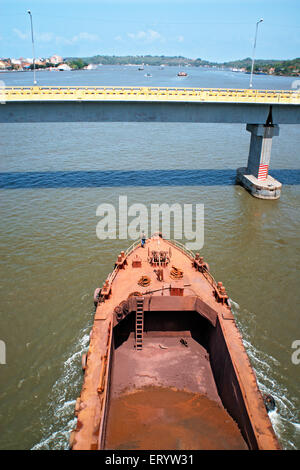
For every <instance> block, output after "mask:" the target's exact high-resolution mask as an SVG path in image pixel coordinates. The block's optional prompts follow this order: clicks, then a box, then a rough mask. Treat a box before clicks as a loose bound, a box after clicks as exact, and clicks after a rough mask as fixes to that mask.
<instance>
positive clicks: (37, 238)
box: [0, 67, 300, 449]
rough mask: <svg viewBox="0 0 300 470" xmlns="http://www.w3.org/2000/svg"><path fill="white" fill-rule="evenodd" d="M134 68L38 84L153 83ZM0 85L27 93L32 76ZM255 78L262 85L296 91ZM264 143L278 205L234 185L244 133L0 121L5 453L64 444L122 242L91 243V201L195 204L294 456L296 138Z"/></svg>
mask: <svg viewBox="0 0 300 470" xmlns="http://www.w3.org/2000/svg"><path fill="white" fill-rule="evenodd" d="M133 69H134V67H128V68H127V69H126V68H122V67H120V68H118V67H108V68H106V67H101V70H99V71H95V72H94V71H91V72H89V71H86V72H87V73H86V74H85V72H71V73H68V72H66V73H61V74H56V73H50V72H49V73H47V72H40V73H38V74H37V78H38V81H39V83H40V84H44V85H51V84H71V83H74V84H98V85H106V84H111V83H114V84H115V85H119V84H124V86H125V85H130V84H131V85H137V84H141V85H143V84H144V83H142V82H141V80H142V81H143V80H144V82H146V83H145V85H149V79H147V78H145V79H144V78H143V77H141V75H140V74H139V73H138V72H137V71H136V70H133ZM151 74H152V78H151V80H152V81H151V85H153V86H157V85H165V86H172V85H173V86H217V87H234V88H244V87H245V86H247V84H248V82H249V75H244V74H236V73H230V72H220V71H209V70H203V69H201V70H200V69H192V68H191V69H189V75H188V77H187V80H185V81H183V80H180V79H179V77H177V76H176V74H177V70H175V69H174V68H172V67H170V68H168V67H166V68H165V70H164V71H163V72H160V71H159V70H158V69H157V68H153V69H152V70H151ZM1 79H2V80H4V81H5V82H6V83H7V84H15V85H21V84H25V83H28V84H29V82H30V80H32V74H30V73H12V74H1ZM255 80H256V81H255V86H258V87H260V88H277V89H287V88H290V87H291V83H292V79H290V78H285V77H277V78H276V77H266V76H257V77H255ZM30 83H32V82H30ZM1 106H2V105H1ZM273 140H274V142H273V148H272V157H271V170H270V173H271V174H272V175H273V176H274V177H276V178H277V179H278V180H279V181H281V182H282V183H283V190H282V197H281V199H280V200H278V201H259V200H257V199H255V198H253V197H251V196H250V195H249V194H248V193H247V192H246V191H245V190H244V189H243V188H241V187H239V186H235V184H234V179H235V172H236V168H238V167H240V166H243V165H245V164H246V162H247V156H248V152H249V141H250V135H249V133H248V132H246V126H245V125H222V124H218V125H196V124H187V125H183V124H160V123H145V124H143V123H140V124H139V123H138V124H134V123H130V124H128V123H114V124H107V123H103V124H97V123H90V124H88V123H87V124H84V123H81V124H79V123H78V124H55V123H53V124H49V125H39V124H36V125H27V124H15V125H4V124H2V125H1V126H0V214H1V218H0V229H1V230H0V251H1V260H0V269H1V281H0V289H1V290H0V295H1V297H0V340H2V341H4V342H5V345H6V365H0V426H1V432H0V448H1V449H29V448H34V449H62V448H68V439H69V433H70V430H71V429H72V427H74V425H75V422H76V420H75V419H74V406H75V400H76V398H77V396H78V394H79V391H80V389H81V384H82V372H81V355H82V353H83V352H86V350H87V347H88V342H89V336H88V334H89V331H90V327H91V325H92V322H93V292H94V289H95V288H96V287H97V286H99V285H100V284H101V283H102V282H103V280H104V279H105V278H106V276H107V273H109V272H111V270H112V266H113V264H114V262H115V259H116V255H117V254H118V253H119V252H120V250H122V249H124V248H126V247H127V246H129V245H130V244H131V240H118V239H117V240H112V239H107V240H105V241H100V240H98V239H97V237H96V225H97V223H98V221H99V217H97V216H96V209H97V207H98V205H99V204H101V203H103V202H105V203H110V204H114V205H115V206H116V208H117V207H118V198H119V195H127V197H128V206H131V205H132V204H134V203H137V202H139V203H140V202H142V203H144V204H145V205H146V206H147V208H149V207H150V204H154V203H159V204H162V203H167V204H170V203H175V202H176V203H179V204H185V203H186V204H194V205H195V204H204V216H205V227H204V228H205V239H204V247H203V249H202V255H203V256H204V257H205V259H206V260H207V261H208V263H209V264H210V268H211V271H212V273H213V275H214V276H215V277H216V279H217V280H222V281H223V283H224V285H225V286H226V288H227V290H228V292H229V295H230V297H231V299H233V301H234V304H233V305H234V313H235V315H236V318H237V321H238V324H239V326H240V329H241V331H242V334H243V337H244V341H245V346H246V349H247V351H248V354H249V357H250V360H251V362H252V364H253V366H254V368H255V371H256V374H257V378H258V382H259V386H260V388H261V389H262V391H264V392H267V393H271V394H272V395H273V396H274V398H275V400H276V404H277V409H276V411H275V412H274V413H272V414H271V415H270V416H271V420H272V423H273V425H274V428H275V432H276V434H277V435H278V437H279V439H280V442H281V443H282V445H283V447H284V448H288V449H295V448H298V449H299V448H300V431H299V429H300V425H299V422H300V417H299V409H300V396H299V390H300V383H299V376H300V374H299V367H300V365H296V364H294V363H293V362H292V359H291V358H292V353H293V352H294V351H295V350H293V349H292V343H293V342H294V341H295V340H297V339H299V337H300V332H299V307H298V306H299V302H300V297H299V293H300V290H299V264H300V252H299V231H300V217H299V205H300V184H299V183H300V178H299V148H300V129H299V127H297V126H281V127H280V135H279V137H275V138H274V139H273ZM120 170H122V171H123V172H124V173H120ZM130 220H131V219H130V218H129V219H128V221H130ZM171 235H173V234H171Z"/></svg>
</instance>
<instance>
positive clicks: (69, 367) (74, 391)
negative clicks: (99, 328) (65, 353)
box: [32, 327, 90, 450]
mask: <svg viewBox="0 0 300 470" xmlns="http://www.w3.org/2000/svg"><path fill="white" fill-rule="evenodd" d="M89 329H90V327H87V328H85V329H84V330H83V331H82V333H81V335H82V336H81V337H80V339H79V340H78V341H76V344H75V345H74V347H73V350H72V351H71V355H70V356H69V357H68V358H67V359H66V360H65V361H64V363H63V371H62V374H61V376H60V377H59V378H58V379H57V381H56V382H55V384H54V385H53V387H52V390H51V393H50V399H49V404H48V408H47V410H46V412H45V413H43V417H42V418H41V422H42V433H43V435H44V436H45V437H43V438H42V439H41V441H40V442H38V443H37V444H35V445H34V446H33V447H32V450H67V449H68V448H69V437H70V432H71V430H72V429H73V428H74V427H75V425H76V418H74V407H75V403H76V399H75V397H77V395H78V391H79V389H80V387H81V383H82V373H81V365H80V357H81V355H82V354H83V353H84V352H86V350H87V347H88V344H89V334H88V331H89ZM53 416H55V420H53Z"/></svg>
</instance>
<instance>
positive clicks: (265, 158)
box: [237, 124, 282, 199]
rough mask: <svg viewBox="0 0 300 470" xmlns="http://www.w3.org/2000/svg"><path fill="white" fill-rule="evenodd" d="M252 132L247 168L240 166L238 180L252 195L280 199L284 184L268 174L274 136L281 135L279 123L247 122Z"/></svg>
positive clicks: (248, 129) (248, 128)
mask: <svg viewBox="0 0 300 470" xmlns="http://www.w3.org/2000/svg"><path fill="white" fill-rule="evenodd" d="M246 129H247V131H249V132H251V141H250V150H249V157H248V165H247V168H244V167H243V168H238V170H237V182H238V183H240V184H241V185H242V186H244V187H245V188H246V189H247V190H248V191H249V192H250V193H251V194H252V196H255V197H258V198H260V199H278V198H279V197H280V193H281V187H282V184H281V183H279V181H277V180H275V179H274V178H272V176H270V175H268V170H269V164H270V158H271V148H272V137H274V136H278V135H279V126H278V125H277V124H247V127H246Z"/></svg>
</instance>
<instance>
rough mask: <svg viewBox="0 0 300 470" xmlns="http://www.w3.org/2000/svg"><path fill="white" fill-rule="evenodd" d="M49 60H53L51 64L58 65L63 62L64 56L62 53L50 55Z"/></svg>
mask: <svg viewBox="0 0 300 470" xmlns="http://www.w3.org/2000/svg"><path fill="white" fill-rule="evenodd" d="M49 62H51V64H53V65H57V64H60V63H61V62H63V58H62V57H61V56H60V55H56V54H54V55H53V56H51V57H50V59H49Z"/></svg>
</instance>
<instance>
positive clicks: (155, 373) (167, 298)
mask: <svg viewBox="0 0 300 470" xmlns="http://www.w3.org/2000/svg"><path fill="white" fill-rule="evenodd" d="M140 325H141V326H140ZM83 368H84V383H83V387H82V391H81V394H80V397H79V398H78V399H77V401H76V407H75V414H76V416H77V418H78V419H77V426H76V428H75V429H74V431H73V432H72V434H71V438H70V447H71V448H72V449H74V450H83V449H84V450H97V449H146V450H153V449H163V448H166V449H261V450H271V449H272V450H274V449H280V445H279V443H278V441H277V438H276V436H275V434H274V431H273V428H272V425H271V422H270V420H269V417H268V414H267V411H266V408H265V404H264V401H263V398H262V395H261V392H260V391H259V389H258V386H257V381H256V377H255V373H254V371H253V369H252V367H251V364H250V361H249V358H248V356H247V353H246V351H245V348H244V346H243V343H242V338H241V334H240V332H239V330H238V328H237V326H236V323H235V319H234V316H233V314H232V311H231V308H230V302H229V299H228V296H227V293H226V291H225V288H224V287H223V285H222V283H216V282H215V280H214V279H213V277H212V276H211V274H210V272H209V267H208V265H207V263H205V262H204V261H203V259H202V258H200V257H199V255H198V254H197V255H196V256H194V255H193V254H192V253H190V252H187V251H186V250H184V249H183V247H181V246H179V245H178V244H177V245H175V244H173V243H172V242H170V241H167V240H164V239H163V238H162V237H161V236H158V235H156V236H153V237H152V238H150V239H148V240H147V242H146V245H145V247H141V245H140V243H137V244H136V246H134V247H133V249H131V250H128V252H126V253H124V252H122V253H121V254H120V255H119V256H118V259H117V262H116V265H115V268H114V270H113V272H112V274H110V275H109V276H108V278H107V280H106V281H105V283H104V285H103V287H102V289H101V293H100V297H99V301H98V304H97V308H96V312H95V318H94V325H93V328H92V331H91V335H90V345H89V350H88V353H87V357H85V358H84V360H83ZM208 410H209V411H208Z"/></svg>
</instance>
